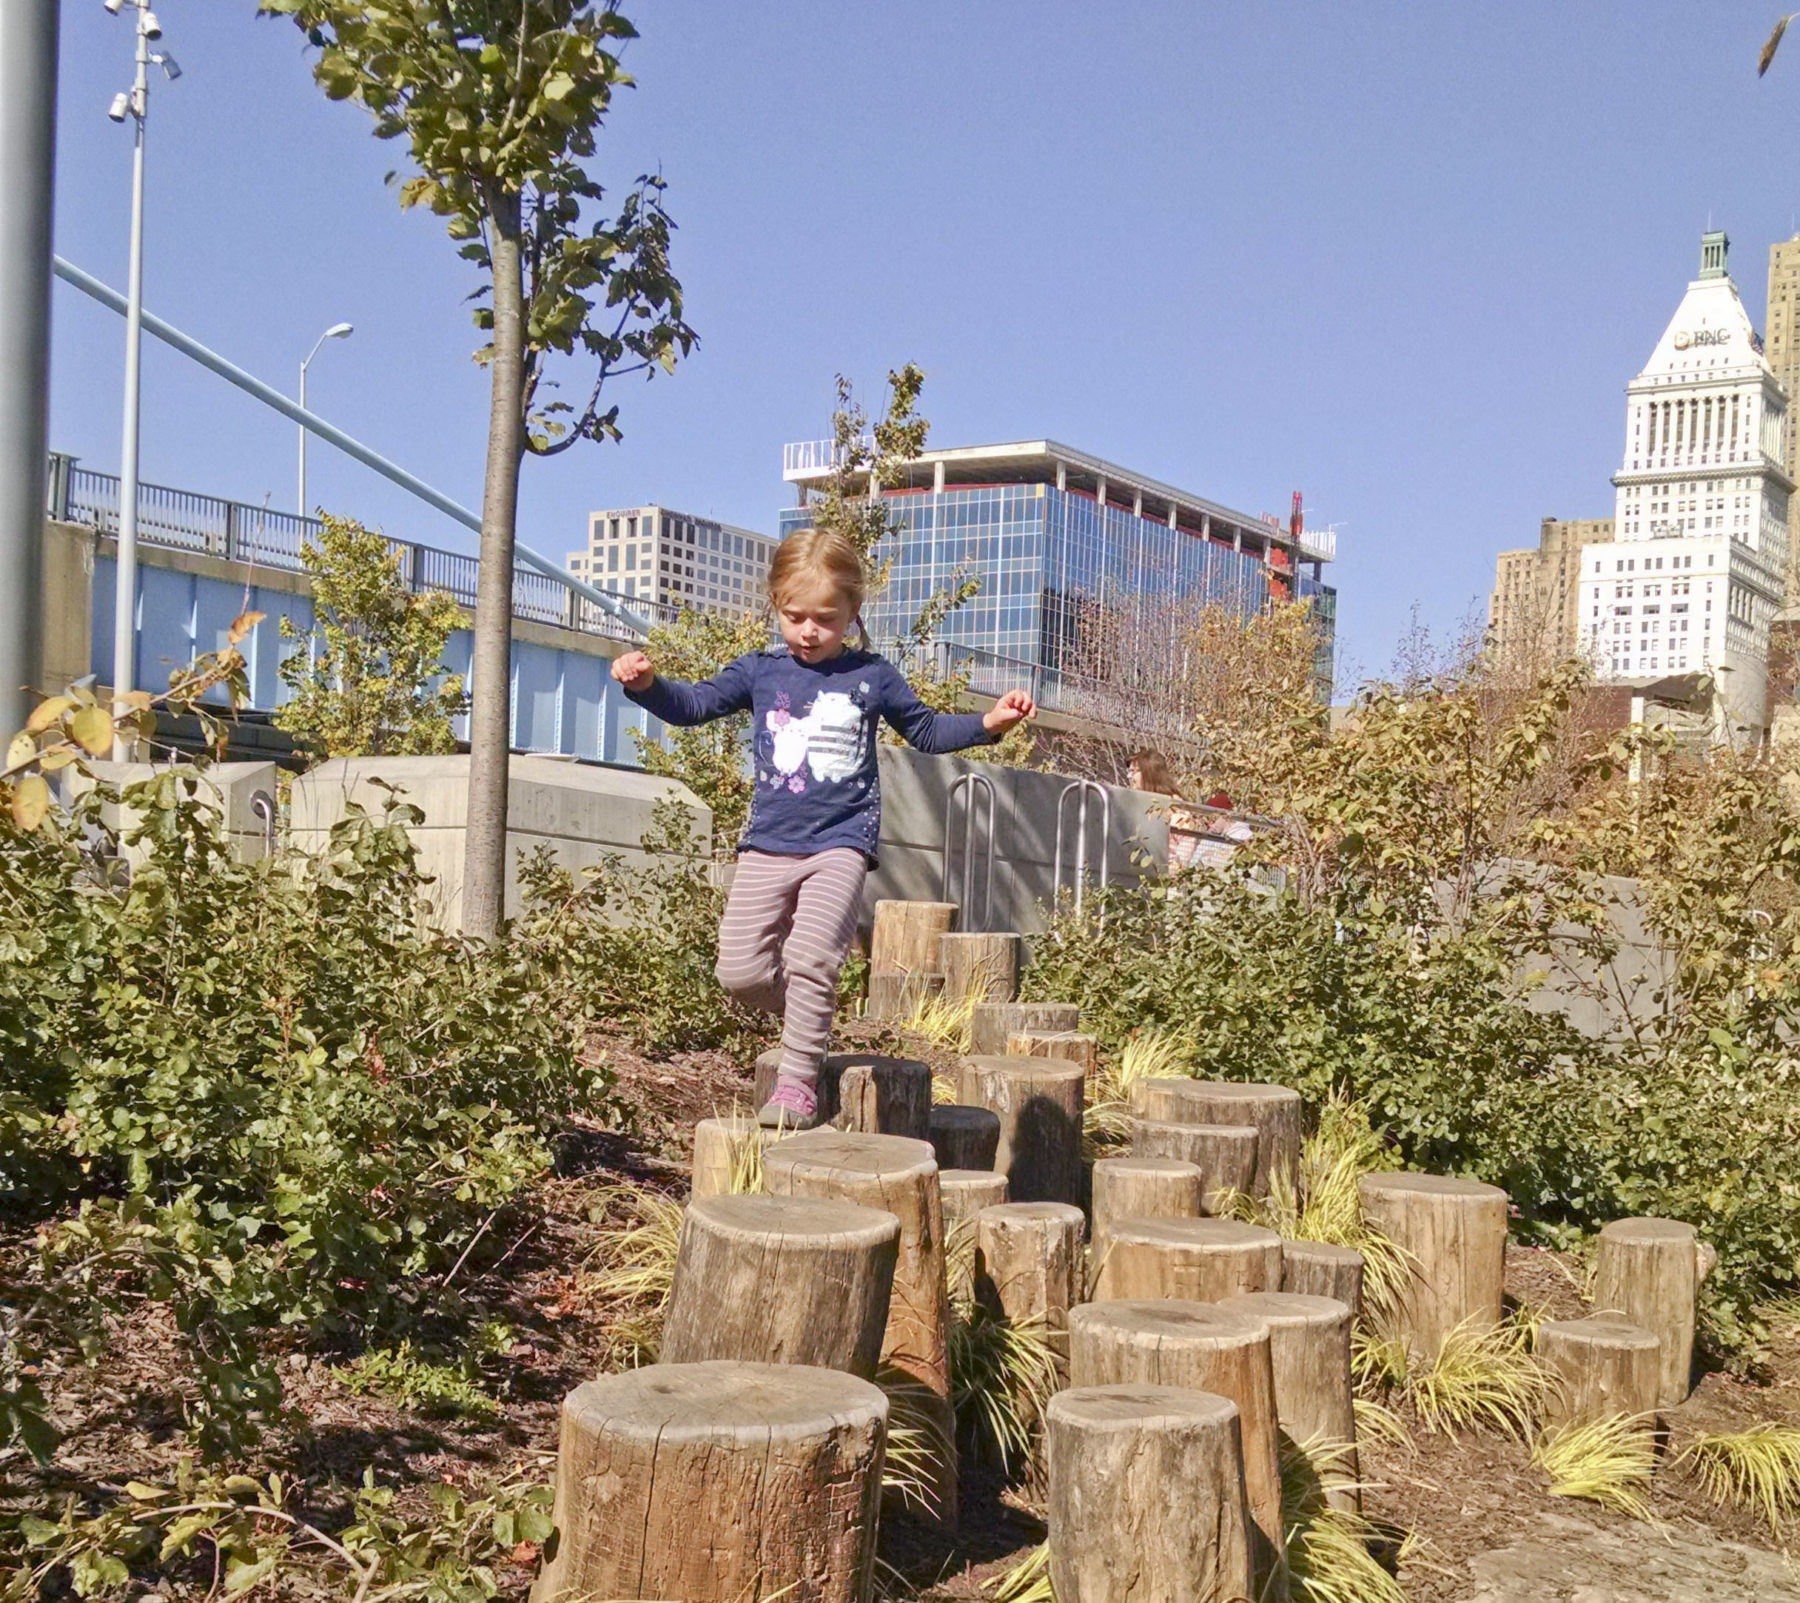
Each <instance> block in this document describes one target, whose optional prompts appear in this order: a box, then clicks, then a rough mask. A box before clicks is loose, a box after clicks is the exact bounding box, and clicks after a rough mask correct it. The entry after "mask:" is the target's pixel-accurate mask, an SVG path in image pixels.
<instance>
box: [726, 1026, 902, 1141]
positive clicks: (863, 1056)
mask: <svg viewBox="0 0 1800 1603" xmlns="http://www.w3.org/2000/svg"><path fill="white" fill-rule="evenodd" d="M780 1068H781V1051H780V1048H778V1047H777V1048H771V1049H770V1050H769V1051H767V1052H763V1053H761V1054H759V1055H758V1057H757V1059H756V1088H755V1097H756V1105H757V1106H758V1107H761V1106H762V1105H763V1103H765V1102H767V1101H768V1100H769V1097H770V1096H771V1095H772V1094H773V1092H774V1090H775V1076H776V1074H777V1073H778V1072H779V1070H780ZM818 1093H819V1106H820V1110H821V1111H822V1112H823V1113H824V1115H825V1122H826V1123H827V1124H829V1125H830V1126H831V1127H832V1128H833V1129H835V1130H854V1131H857V1132H859V1133H861V1134H865V1135H901V1136H906V1137H908V1138H909V1139H911V1140H914V1141H922V1140H924V1139H925V1136H926V1133H927V1131H928V1129H929V1128H930V1122H931V1069H930V1067H929V1065H927V1064H924V1063H921V1062H919V1061H918V1060H917V1059H916V1058H896V1057H883V1056H882V1055H881V1054H879V1053H875V1052H833V1053H831V1054H830V1056H828V1057H827V1058H826V1059H825V1062H824V1063H823V1065H821V1067H820V1069H819V1080H818Z"/></svg>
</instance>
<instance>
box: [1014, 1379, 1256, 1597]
mask: <svg viewBox="0 0 1800 1603" xmlns="http://www.w3.org/2000/svg"><path fill="white" fill-rule="evenodd" d="M1045 1419H1046V1431H1045V1435H1046V1439H1047V1444H1048V1451H1049V1471H1050V1474H1049V1479H1050V1582H1051V1585H1052V1586H1053V1587H1054V1589H1055V1592H1056V1597H1057V1599H1058V1603H1247V1600H1248V1599H1249V1598H1250V1597H1251V1595H1252V1594H1251V1568H1250V1537H1249V1531H1248V1529H1247V1527H1246V1518H1245V1505H1244V1467H1243V1455H1242V1450H1241V1448H1240V1445H1239V1434H1238V1418H1237V1407H1236V1405H1235V1404H1234V1403H1232V1402H1231V1401H1229V1400H1228V1399H1227V1398H1224V1397H1217V1396H1213V1395H1210V1394H1208V1393H1206V1392H1194V1391H1180V1390H1177V1389H1176V1388H1175V1387H1172V1386H1146V1385H1126V1386H1091V1387H1083V1388H1082V1389H1080V1390H1078V1391H1065V1392H1061V1393H1059V1394H1058V1395H1057V1396H1056V1397H1054V1398H1052V1399H1051V1401H1050V1406H1049V1408H1048V1410H1047V1411H1046V1415H1045Z"/></svg>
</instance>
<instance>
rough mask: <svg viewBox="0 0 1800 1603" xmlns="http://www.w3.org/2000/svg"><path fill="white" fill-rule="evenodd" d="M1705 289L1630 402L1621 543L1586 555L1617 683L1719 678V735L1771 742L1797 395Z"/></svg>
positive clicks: (1727, 291) (1600, 635)
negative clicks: (1775, 632)
mask: <svg viewBox="0 0 1800 1603" xmlns="http://www.w3.org/2000/svg"><path fill="white" fill-rule="evenodd" d="M1729 245H1730V242H1729V241H1728V240H1727V239H1726V237H1725V235H1724V234H1723V233H1709V234H1707V235H1705V236H1704V237H1703V238H1702V240H1701V243H1700V276H1699V277H1698V278H1696V279H1695V280H1694V281H1693V282H1692V283H1691V284H1689V285H1688V287H1687V293H1686V294H1685V295H1683V296H1682V298H1681V304H1680V306H1679V307H1677V308H1676V311H1675V316H1674V317H1673V319H1671V321H1670V323H1669V326H1668V327H1667V328H1666V329H1664V330H1663V335H1662V338H1661V339H1660V340H1658V341H1657V344H1656V349H1655V350H1654V351H1653V352H1652V353H1651V356H1650V360H1649V361H1648V362H1647V363H1646V364H1645V366H1644V370H1643V371H1642V372H1641V373H1639V374H1638V376H1637V377H1636V378H1634V379H1633V380H1632V381H1631V383H1630V385H1629V386H1627V389H1626V411H1625V454H1624V458H1623V460H1622V461H1621V463H1620V467H1619V471H1618V472H1617V473H1616V474H1614V475H1613V484H1614V486H1615V488H1616V490H1617V497H1616V500H1615V502H1614V514H1613V530H1614V535H1613V543H1612V544H1610V545H1589V546H1585V547H1584V548H1583V549H1582V555H1581V593H1580V600H1579V608H1580V616H1581V628H1582V636H1583V640H1584V642H1585V643H1586V645H1587V646H1588V649H1589V650H1590V651H1591V653H1592V655H1593V658H1594V662H1595V666H1596V668H1597V669H1598V672H1599V674H1600V677H1601V678H1602V679H1614V680H1619V679H1632V680H1654V679H1659V678H1667V677H1672V676H1674V675H1678V674H1699V673H1710V674H1712V675H1713V676H1714V682H1715V686H1716V694H1715V700H1714V708H1715V713H1714V733H1715V738H1717V739H1720V740H1733V739H1735V740H1736V741H1739V742H1741V741H1744V740H1746V739H1747V740H1749V741H1750V742H1751V743H1753V744H1754V743H1756V742H1759V741H1760V740H1761V739H1762V737H1763V734H1764V731H1765V727H1766V724H1767V720H1768V712H1767V705H1766V701H1767V696H1766V677H1767V661H1768V640H1769V620H1770V618H1771V617H1772V616H1773V615H1774V612H1775V610H1776V608H1778V607H1779V606H1780V605H1781V602H1782V589H1783V577H1784V571H1783V570H1784V569H1785V568H1786V566H1787V520H1788V498H1789V496H1790V495H1791V494H1792V493H1793V490H1794V480H1793V478H1792V477H1791V476H1790V474H1789V471H1788V468H1787V465H1786V462H1785V460H1784V457H1785V451H1784V446H1785V444H1786V420H1787V396H1786V394H1785V393H1784V392H1783V390H1782V387H1781V385H1780V383H1779V382H1778V381H1777V379H1776V377H1775V374H1774V371H1773V370H1772V369H1771V368H1770V366H1769V363H1768V361H1767V360H1766V359H1765V358H1764V356H1763V348H1762V341H1761V340H1760V339H1759V338H1758V337H1757V334H1756V330H1755V329H1754V328H1753V327H1752V326H1751V322H1750V318H1749V314H1748V313H1746V312H1745V310H1744V306H1743V302H1742V301H1741V300H1740V299H1739V297H1738V291H1737V285H1736V284H1734V283H1733V282H1732V281H1731V277H1730V275H1729V273H1728V272H1727V271H1726V264H1725V258H1726V252H1727V250H1728V249H1729Z"/></svg>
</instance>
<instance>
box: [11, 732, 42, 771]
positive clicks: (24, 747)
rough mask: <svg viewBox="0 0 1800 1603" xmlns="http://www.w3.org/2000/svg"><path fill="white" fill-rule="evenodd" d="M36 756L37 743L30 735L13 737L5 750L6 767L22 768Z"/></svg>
mask: <svg viewBox="0 0 1800 1603" xmlns="http://www.w3.org/2000/svg"><path fill="white" fill-rule="evenodd" d="M36 755H37V742H36V741H35V740H33V739H32V738H31V736H30V735H14V736H13V737H12V744H11V745H10V746H8V747H7V748H6V766H7V767H8V768H23V767H24V766H25V765H26V764H27V763H28V762H30V761H31V759H32V758H33V757H35V756H36Z"/></svg>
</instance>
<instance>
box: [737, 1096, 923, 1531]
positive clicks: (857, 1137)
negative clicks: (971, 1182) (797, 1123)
mask: <svg viewBox="0 0 1800 1603" xmlns="http://www.w3.org/2000/svg"><path fill="white" fill-rule="evenodd" d="M763 1174H764V1177H765V1180H766V1183H767V1185H768V1188H769V1190H770V1192H771V1193H773V1194H774V1195H776V1196H793V1197H826V1198H830V1199H833V1200H835V1201H839V1202H854V1203H858V1204H860V1205H861V1206H863V1207H865V1208H882V1209H885V1210H886V1211H887V1212H889V1213H891V1214H893V1215H894V1217H895V1218H897V1219H898V1220H899V1221H900V1251H899V1256H898V1258H897V1260H896V1262H895V1265H894V1290H893V1295H892V1297H891V1298H890V1299H889V1302H888V1319H887V1331H886V1334H885V1336H884V1337H883V1340H882V1346H881V1357H882V1360H883V1362H885V1363H887V1364H889V1365H891V1366H892V1367H893V1368H895V1369H896V1370H898V1371H900V1372H901V1373H902V1374H904V1375H905V1376H907V1377H908V1378H909V1379H911V1380H914V1381H917V1382H918V1384H919V1385H920V1386H921V1387H922V1388H923V1389H924V1391H925V1392H926V1393H927V1394H928V1395H930V1396H931V1397H934V1398H936V1399H938V1400H939V1402H940V1403H941V1408H940V1409H939V1415H940V1418H939V1421H938V1423H939V1424H940V1425H942V1426H943V1428H944V1430H945V1432H946V1438H945V1439H946V1440H950V1441H954V1440H955V1421H954V1418H953V1416H952V1414H951V1411H950V1404H949V1400H948V1399H949V1396H950V1355H949V1323H950V1306H949V1294H948V1289H947V1286H946V1282H945V1278H944V1215H943V1202H942V1199H941V1196H940V1194H939V1191H938V1168H937V1160H936V1159H935V1158H934V1157H933V1156H932V1152H931V1148H930V1147H929V1146H928V1145H927V1144H926V1143H925V1142H923V1141H909V1140H906V1139H905V1138H903V1137H901V1136H893V1135H863V1134H856V1133H849V1132H840V1131H836V1130H807V1131H804V1132H803V1133H801V1134H800V1135H796V1136H790V1137H789V1138H788V1139H787V1140H785V1141H778V1142H776V1143H775V1145H774V1146H772V1147H770V1148H769V1149H768V1151H767V1152H765V1153H764V1154H763ZM933 1492H934V1500H935V1502H936V1504H937V1507H938V1510H939V1512H940V1514H941V1516H942V1518H943V1520H944V1521H945V1523H946V1524H951V1525H953V1524H954V1523H955V1519H956V1475H955V1465H954V1463H950V1464H947V1465H945V1466H944V1472H943V1475H942V1476H941V1477H940V1479H939V1482H938V1484H937V1485H936V1486H935V1487H934V1488H933Z"/></svg>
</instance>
